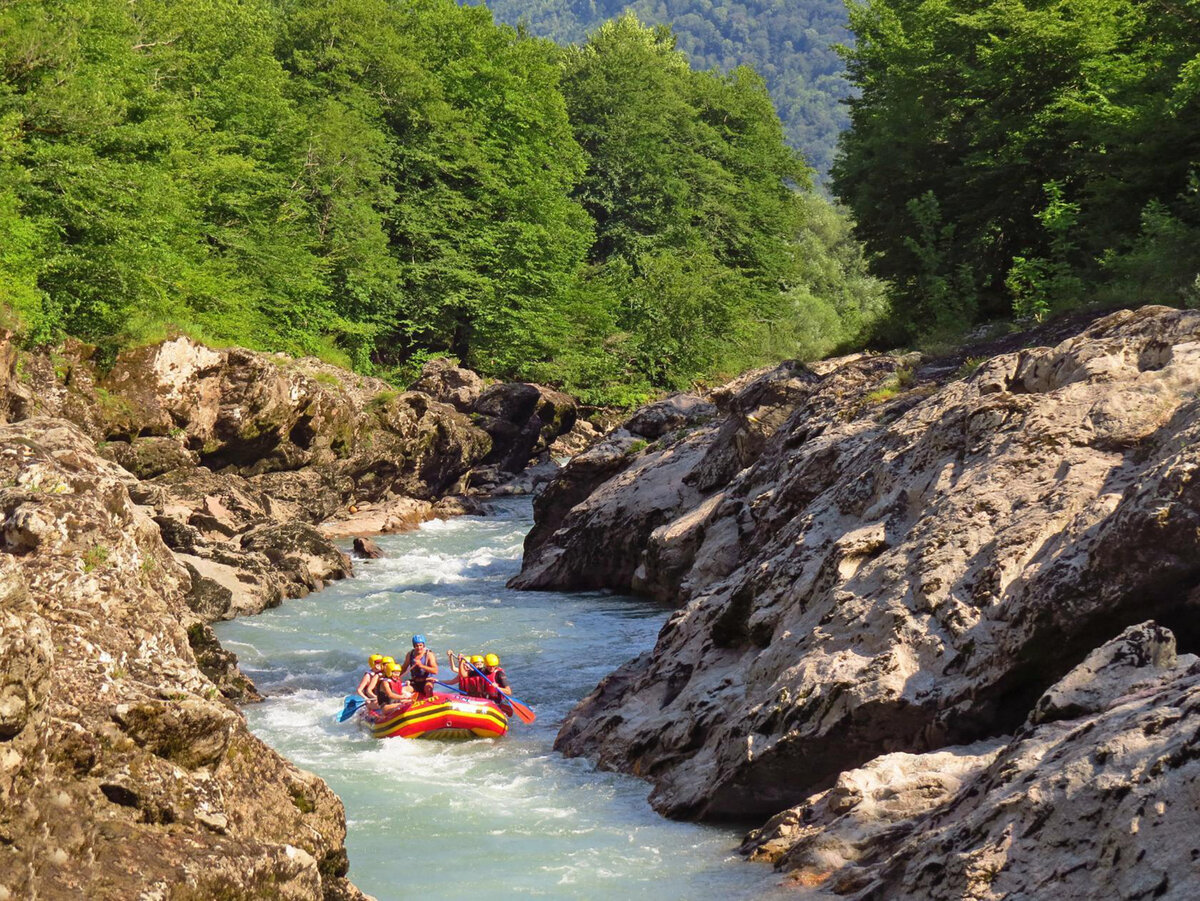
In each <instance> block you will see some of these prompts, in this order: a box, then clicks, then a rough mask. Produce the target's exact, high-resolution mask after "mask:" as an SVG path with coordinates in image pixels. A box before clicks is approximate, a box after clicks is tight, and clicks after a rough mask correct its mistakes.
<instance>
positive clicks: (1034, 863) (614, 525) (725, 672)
mask: <svg viewBox="0 0 1200 901" xmlns="http://www.w3.org/2000/svg"><path fill="white" fill-rule="evenodd" d="M1047 334H1048V333H1043V334H1042V336H1041V337H1042V338H1043V341H1045V337H1046V335H1047ZM1038 337H1039V336H1038V335H1033V336H1031V338H1032V342H1031V345H1030V346H1027V347H1024V348H1022V349H1017V350H1013V351H1011V352H1005V353H999V354H997V355H994V356H991V357H990V358H988V359H970V360H965V361H963V362H962V365H960V366H957V368H955V367H954V366H950V367H947V366H945V365H938V364H926V363H925V362H924V361H922V360H920V359H919V358H917V357H915V356H912V357H907V358H906V357H890V356H858V357H852V358H844V359H841V360H831V361H826V362H824V363H822V364H820V365H817V366H812V367H805V366H799V365H785V366H781V367H779V368H777V369H775V370H771V371H769V372H764V373H759V374H754V375H752V376H748V377H745V378H743V379H741V380H739V381H738V382H736V383H734V384H732V385H730V386H727V388H725V389H723V390H720V391H717V392H715V393H714V394H712V395H710V396H706V397H688V396H683V397H677V398H671V399H668V400H667V401H664V402H662V403H660V404H658V405H656V406H655V407H652V408H650V409H647V410H643V411H641V412H640V413H639V414H638V415H637V416H635V417H634V418H633V419H632V420H630V421H629V422H628V423H626V424H625V426H624V427H623V428H622V429H618V430H616V431H615V432H613V433H611V434H610V435H609V436H608V437H607V438H606V439H605V440H604V441H602V442H601V443H599V444H597V445H596V446H594V447H593V448H592V449H590V450H589V451H587V452H585V453H583V454H581V455H580V456H579V457H577V458H575V459H574V460H573V461H572V462H571V463H570V464H569V465H568V466H567V467H566V468H565V470H564V471H563V473H562V474H561V475H560V477H559V479H558V480H557V481H556V482H554V483H552V484H551V485H550V486H549V487H548V488H547V490H546V491H545V492H544V493H543V494H542V495H541V497H540V498H539V499H538V501H537V502H536V507H535V510H536V513H537V516H538V525H537V527H536V528H535V529H534V531H533V532H531V534H530V536H529V538H528V540H527V544H526V560H525V567H524V570H523V572H522V574H521V576H520V577H518V578H517V579H516V580H515V581H514V584H516V585H517V586H518V587H525V588H576V587H587V588H595V587H611V588H615V589H618V590H633V591H638V592H642V593H645V594H649V595H652V596H655V597H658V598H661V599H663V600H664V601H666V602H669V603H671V604H673V605H675V606H677V607H678V608H679V609H678V611H677V612H676V613H675V614H674V615H673V616H672V617H671V619H670V620H669V621H668V623H667V625H666V626H665V627H664V629H663V630H662V633H661V634H660V636H659V641H658V644H657V646H656V647H655V649H654V651H653V652H652V653H650V654H647V655H644V656H643V657H641V658H639V659H637V660H634V661H631V662H630V663H628V664H626V665H625V666H623V667H622V668H620V669H619V670H617V671H616V672H615V673H613V674H612V675H611V676H609V677H608V678H607V679H605V680H604V681H603V682H602V683H601V684H600V686H598V688H597V689H596V691H595V692H593V694H592V695H591V696H589V697H588V698H587V699H586V700H585V701H584V702H583V703H582V704H581V705H580V706H579V707H578V708H577V709H576V710H575V711H574V712H573V713H572V714H571V715H570V716H569V717H568V718H567V720H566V722H565V723H564V725H563V728H562V730H561V732H560V734H559V737H558V747H559V748H561V749H562V750H563V751H564V752H566V753H568V754H571V755H588V756H590V757H593V758H595V759H597V760H598V761H599V762H600V763H601V765H603V766H607V767H613V768H619V769H623V770H627V771H630V772H633V773H637V774H640V775H642V776H645V777H646V778H647V779H649V780H650V781H651V782H652V784H653V792H652V794H651V800H652V803H653V804H654V805H655V806H656V807H657V808H658V809H660V810H662V811H663V812H665V813H667V814H669V815H672V816H679V817H696V818H708V819H731V818H733V819H743V820H744V819H746V818H749V817H756V818H767V817H771V818H772V819H771V820H770V822H769V823H768V824H767V825H766V826H765V827H763V828H762V829H760V830H758V831H756V832H755V833H753V834H752V835H751V836H750V837H749V838H748V840H747V845H746V850H747V852H748V853H753V854H755V855H757V856H760V857H765V858H766V859H769V860H772V861H775V862H776V863H777V864H778V865H779V866H781V867H782V868H784V869H787V870H789V871H791V872H792V873H793V876H794V878H795V879H797V880H798V881H800V882H802V883H804V884H808V885H822V886H824V887H825V888H827V889H830V890H832V891H835V892H837V893H841V894H848V895H854V896H856V897H864V898H895V897H911V898H932V897H946V898H958V897H978V898H1000V897H1013V896H1017V895H1020V896H1025V897H1039V896H1040V895H1041V894H1043V893H1046V892H1048V891H1050V890H1052V889H1051V887H1053V890H1054V891H1065V892H1066V893H1067V895H1068V896H1070V897H1100V896H1106V895H1107V894H1108V893H1109V892H1110V891H1115V892H1117V893H1118V894H1119V896H1121V897H1130V898H1133V897H1173V898H1185V897H1190V895H1189V892H1190V888H1189V887H1194V885H1195V884H1196V880H1197V875H1198V874H1197V873H1196V872H1195V870H1194V868H1195V866H1196V863H1195V860H1196V859H1197V856H1198V855H1200V852H1197V851H1195V850H1194V849H1193V844H1194V836H1195V835H1196V834H1197V827H1200V814H1198V813H1197V807H1196V805H1195V804H1194V803H1191V801H1189V800H1187V798H1189V797H1190V794H1191V792H1192V791H1193V787H1194V783H1195V780H1196V778H1197V777H1198V776H1200V764H1198V763H1197V762H1196V761H1197V759H1200V733H1197V731H1196V725H1195V722H1193V721H1192V719H1191V718H1189V717H1190V714H1192V713H1193V712H1194V708H1195V703H1196V691H1197V688H1198V686H1197V679H1200V675H1198V672H1200V668H1198V667H1197V666H1196V665H1195V662H1194V658H1193V657H1191V656H1190V652H1191V651H1194V650H1196V649H1197V647H1198V645H1200V632H1198V631H1197V628H1196V623H1197V622H1198V620H1197V617H1196V613H1197V604H1198V602H1200V538H1198V535H1200V492H1198V488H1197V485H1198V484H1200V483H1198V482H1197V479H1196V474H1197V470H1198V467H1200V450H1198V448H1200V444H1198V442H1197V439H1198V438H1200V434H1198V432H1197V430H1198V429H1200V313H1196V312H1189V311H1176V310H1169V309H1166V308H1155V307H1149V308H1144V309H1141V310H1137V311H1127V312H1121V313H1116V314H1113V315H1110V316H1107V317H1104V318H1102V319H1099V320H1097V321H1095V322H1093V323H1091V324H1090V325H1088V326H1087V327H1086V328H1083V330H1082V331H1081V332H1080V333H1079V334H1077V335H1073V336H1065V335H1062V334H1057V335H1054V337H1053V338H1052V339H1051V340H1050V341H1045V343H1043V342H1040V341H1038V340H1037V338H1038ZM1177 645H1178V647H1177Z"/></svg>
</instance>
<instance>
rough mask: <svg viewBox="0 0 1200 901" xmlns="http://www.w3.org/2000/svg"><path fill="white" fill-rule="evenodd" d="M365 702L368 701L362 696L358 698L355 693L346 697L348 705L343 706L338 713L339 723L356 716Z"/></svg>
mask: <svg viewBox="0 0 1200 901" xmlns="http://www.w3.org/2000/svg"><path fill="white" fill-rule="evenodd" d="M365 703H366V701H364V700H363V699H362V698H356V697H354V696H353V695H348V696H347V697H346V706H345V707H343V708H342V712H341V713H339V714H338V717H337V721H338V722H339V723H344V722H346V720H348V719H350V717H352V716H354V714H355V713H357V712H358V708H359V707H361V706H362V705H363V704H365Z"/></svg>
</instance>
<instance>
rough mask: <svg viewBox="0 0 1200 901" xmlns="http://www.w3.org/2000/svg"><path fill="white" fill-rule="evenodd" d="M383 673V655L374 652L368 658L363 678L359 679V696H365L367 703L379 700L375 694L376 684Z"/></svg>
mask: <svg viewBox="0 0 1200 901" xmlns="http://www.w3.org/2000/svg"><path fill="white" fill-rule="evenodd" d="M382 675H383V655H382V654H372V655H371V656H370V657H368V658H367V671H366V672H365V673H363V675H362V678H361V679H359V680H358V688H357V689H355V690H356V691H357V692H358V695H359V697H361V698H365V699H366V700H367V703H371V702H372V701H376V700H378V697H377V696H376V694H375V686H376V684H377V683H378V682H379V678H380V676H382Z"/></svg>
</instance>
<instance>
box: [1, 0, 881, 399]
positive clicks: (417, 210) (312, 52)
mask: <svg viewBox="0 0 1200 901" xmlns="http://www.w3.org/2000/svg"><path fill="white" fill-rule="evenodd" d="M850 227H851V226H850V223H849V221H848V219H847V218H846V216H845V215H844V214H843V213H841V212H840V211H839V210H838V209H836V208H834V207H833V206H831V205H830V204H829V203H828V202H827V201H825V200H823V199H822V198H821V197H820V196H818V195H817V194H816V193H815V192H814V191H813V190H812V188H811V170H810V169H809V168H808V167H807V166H806V165H805V164H804V162H803V160H802V159H801V158H800V157H799V156H798V155H797V154H796V153H795V152H794V151H793V150H791V149H790V148H789V147H788V145H787V144H786V142H785V140H784V135H783V130H782V126H781V124H780V121H779V119H778V116H777V115H776V113H775V111H774V109H773V107H772V104H771V101H770V99H769V98H768V96H767V92H766V88H765V86H764V84H763V81H762V79H761V78H760V77H759V76H757V75H756V74H754V73H753V72H751V71H750V70H748V69H744V68H740V69H734V70H733V71H731V72H728V73H723V72H720V71H716V70H713V71H697V70H695V69H693V68H692V67H691V66H689V64H688V62H687V60H686V59H685V57H684V56H683V54H682V53H681V52H680V51H679V50H678V49H677V48H676V46H675V40H674V37H673V35H672V34H671V32H670V30H669V29H666V28H661V27H649V26H645V25H643V24H642V23H640V22H639V21H638V20H637V19H636V18H634V17H632V16H623V17H621V18H618V19H616V20H613V21H611V22H608V23H605V24H603V25H601V26H600V27H598V28H597V29H596V30H595V31H593V32H592V33H591V34H590V35H589V36H588V38H587V39H586V41H584V42H582V43H580V44H577V45H572V46H569V47H566V48H561V47H559V46H557V45H555V44H553V43H552V42H550V41H548V40H545V39H540V38H535V37H532V36H530V35H528V34H526V33H524V32H523V31H521V30H519V29H513V28H510V27H507V26H503V25H496V24H494V22H493V20H492V16H491V14H490V13H489V12H488V10H486V9H484V8H481V7H471V6H458V5H456V4H455V3H453V2H452V0H304V2H300V0H195V2H189V3H175V2H170V0H139V2H137V3H136V4H134V3H129V2H126V0H72V2H65V0H5V2H3V3H0V298H2V299H3V303H4V307H5V308H6V309H7V311H8V316H9V319H10V320H11V322H7V323H5V324H6V325H8V327H10V328H13V329H15V330H16V331H18V332H19V333H20V335H21V336H22V339H23V340H25V341H27V342H31V343H46V342H51V341H55V340H58V339H59V338H61V337H62V336H63V335H73V336H76V337H79V338H81V339H83V340H86V341H88V342H91V343H94V344H95V345H97V347H98V349H99V351H98V352H99V353H101V354H102V355H110V356H111V354H112V353H114V352H115V350H116V349H118V348H120V347H123V346H128V345H131V344H137V343H139V342H146V341H152V340H155V339H156V338H159V337H161V336H163V335H165V334H168V333H171V332H183V333H187V334H190V335H193V336H195V337H197V338H199V339H201V340H205V341H208V342H210V343H213V344H216V345H222V344H242V345H247V346H250V347H254V348H260V349H267V350H283V351H287V352H290V353H297V354H318V355H321V356H323V357H325V358H326V359H331V360H335V361H339V362H343V363H344V364H346V365H350V366H353V367H355V368H357V369H359V370H361V371H370V372H374V373H377V374H380V375H383V376H385V377H388V378H392V379H393V380H394V381H397V382H403V380H404V379H405V378H407V377H409V376H411V374H412V373H413V372H415V371H416V369H417V368H419V366H420V364H421V363H422V362H423V361H424V360H425V359H428V358H430V357H433V356H445V355H450V356H453V357H455V358H456V359H458V360H460V361H461V362H462V363H464V364H466V365H469V366H472V367H474V368H476V369H478V370H479V371H481V372H483V373H485V374H487V375H490V376H496V377H504V378H521V379H530V380H538V381H544V382H549V383H552V384H557V385H561V386H563V387H565V388H567V389H568V390H571V391H574V392H575V393H577V394H578V395H579V396H580V397H582V398H583V399H585V400H590V401H593V402H598V403H632V402H634V401H636V400H639V399H642V398H644V397H646V396H648V395H649V394H650V393H652V392H654V391H656V390H664V389H672V388H681V387H685V386H687V385H689V384H691V383H692V382H693V381H695V380H697V379H705V378H713V377H719V376H720V375H723V374H729V373H734V372H737V371H740V370H741V369H744V368H746V367H747V366H751V365H756V364H760V363H766V362H770V361H772V360H776V359H780V358H783V357H787V356H806V357H811V356H817V355H820V354H823V353H828V352H829V351H831V350H832V349H834V348H835V347H840V346H851V345H854V344H856V343H859V342H861V341H862V340H864V338H865V336H866V335H867V333H868V332H869V330H870V328H871V326H872V323H873V322H874V321H876V320H877V319H878V318H879V316H880V315H881V313H882V312H883V310H884V308H885V306H886V300H885V288H884V286H883V284H882V283H881V282H880V281H879V280H877V279H875V278H873V277H872V276H870V275H869V274H868V273H867V271H866V263H865V259H864V257H863V255H862V253H861V249H860V246H859V245H858V244H857V243H856V241H855V240H854V239H853V238H852V237H851V235H850Z"/></svg>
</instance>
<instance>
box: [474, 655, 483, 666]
mask: <svg viewBox="0 0 1200 901" xmlns="http://www.w3.org/2000/svg"><path fill="white" fill-rule="evenodd" d="M471 662H472V663H474V664H475V665H476V666H482V665H483V658H482V657H480V656H479V655H478V654H473V655H472V656H471Z"/></svg>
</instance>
